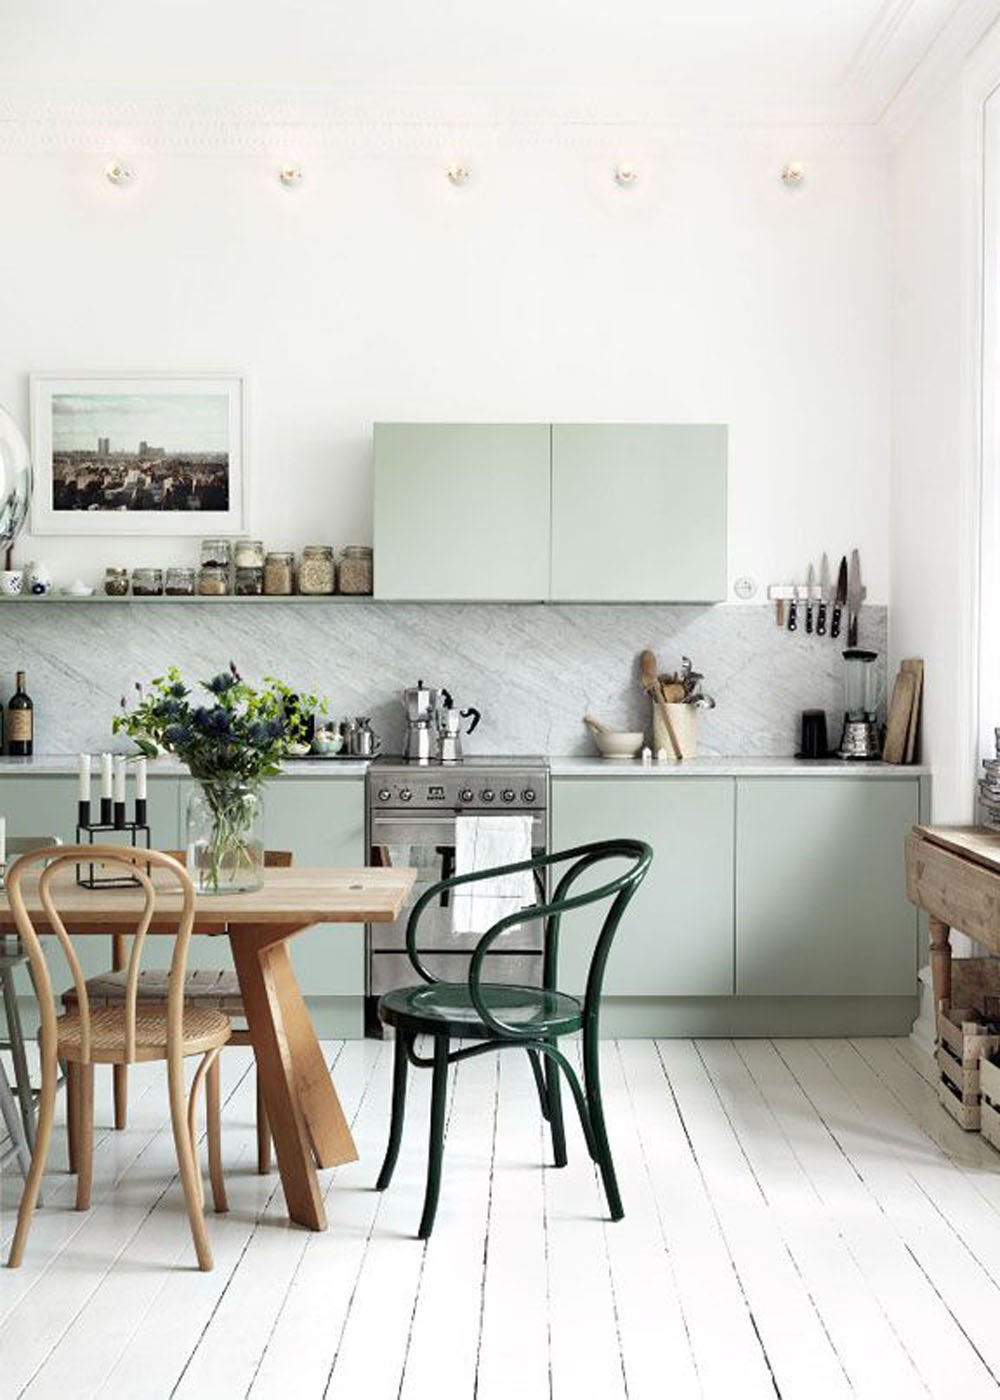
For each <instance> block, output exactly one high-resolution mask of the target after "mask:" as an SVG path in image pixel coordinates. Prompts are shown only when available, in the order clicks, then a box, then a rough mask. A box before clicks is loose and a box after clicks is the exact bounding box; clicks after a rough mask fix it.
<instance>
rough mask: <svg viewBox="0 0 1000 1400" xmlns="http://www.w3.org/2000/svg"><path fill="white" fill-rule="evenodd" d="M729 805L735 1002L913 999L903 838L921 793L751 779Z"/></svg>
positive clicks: (892, 786)
mask: <svg viewBox="0 0 1000 1400" xmlns="http://www.w3.org/2000/svg"><path fill="white" fill-rule="evenodd" d="M736 805H737V812H738V819H737V849H736V990H737V993H739V994H740V995H744V996H894V995H898V996H913V995H915V993H916V990H917V914H916V910H914V909H913V908H912V906H911V905H910V904H908V903H907V900H906V892H905V888H904V880H903V839H904V837H905V835H906V833H907V832H908V831H909V829H910V827H911V826H912V825H913V824H914V822H916V821H917V820H918V819H919V788H918V784H917V783H916V782H915V781H913V780H910V779H901V780H899V781H898V782H895V781H889V780H884V781H864V780H852V779H850V778H846V779H844V778H839V779H838V778H797V779H795V780H794V781H792V782H789V781H787V780H786V781H782V779H780V778H775V779H770V778H748V779H746V780H744V781H741V782H740V783H739V784H738V787H737V798H736Z"/></svg>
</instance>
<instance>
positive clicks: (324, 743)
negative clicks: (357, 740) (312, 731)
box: [312, 729, 344, 758]
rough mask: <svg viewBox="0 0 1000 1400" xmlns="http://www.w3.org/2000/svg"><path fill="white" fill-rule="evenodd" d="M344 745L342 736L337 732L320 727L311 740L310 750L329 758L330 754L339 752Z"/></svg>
mask: <svg viewBox="0 0 1000 1400" xmlns="http://www.w3.org/2000/svg"><path fill="white" fill-rule="evenodd" d="M343 747H344V736H343V734H338V733H337V731H336V730H335V729H320V730H318V731H317V733H316V735H315V736H314V738H313V741H312V752H313V753H315V754H319V755H320V757H321V758H329V757H330V756H331V755H332V754H335V753H340V750H341V749H342V748H343Z"/></svg>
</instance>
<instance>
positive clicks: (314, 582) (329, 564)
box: [299, 544, 337, 595]
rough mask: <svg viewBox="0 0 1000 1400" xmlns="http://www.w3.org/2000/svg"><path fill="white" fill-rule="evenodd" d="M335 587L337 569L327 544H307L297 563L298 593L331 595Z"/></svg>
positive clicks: (331, 551)
mask: <svg viewBox="0 0 1000 1400" xmlns="http://www.w3.org/2000/svg"><path fill="white" fill-rule="evenodd" d="M336 585H337V567H336V565H335V564H334V562H333V550H332V548H331V547H330V545H328V544H307V545H306V547H305V548H304V549H303V551H302V558H301V559H300V561H299V592H300V593H305V594H312V595H315V594H320V593H332V592H333V591H334V589H335V587H336Z"/></svg>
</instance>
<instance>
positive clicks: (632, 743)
mask: <svg viewBox="0 0 1000 1400" xmlns="http://www.w3.org/2000/svg"><path fill="white" fill-rule="evenodd" d="M644 738H645V735H644V734H643V733H642V731H641V730H631V729H629V730H624V729H608V730H598V731H597V732H596V733H595V734H594V742H595V743H596V744H597V747H598V748H599V749H600V751H601V757H602V758H621V759H624V758H635V756H636V754H637V753H638V752H639V750H640V749H641V748H642V743H643V739H644Z"/></svg>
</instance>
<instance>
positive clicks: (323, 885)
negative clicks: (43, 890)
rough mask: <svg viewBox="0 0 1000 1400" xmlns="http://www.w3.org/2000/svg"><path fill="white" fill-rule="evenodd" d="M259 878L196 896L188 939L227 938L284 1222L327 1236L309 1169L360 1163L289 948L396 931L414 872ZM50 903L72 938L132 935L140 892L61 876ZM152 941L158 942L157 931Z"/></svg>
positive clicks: (34, 912)
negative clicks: (339, 929)
mask: <svg viewBox="0 0 1000 1400" xmlns="http://www.w3.org/2000/svg"><path fill="white" fill-rule="evenodd" d="M263 875H264V884H263V888H262V889H260V890H256V891H253V892H252V893H246V894H230V893H221V892H220V893H219V894H198V896H197V900H196V906H195V922H194V932H195V933H196V934H199V935H204V936H210V937H227V938H228V939H229V946H230V948H231V950H232V955H233V962H234V964H235V967H236V973H237V976H238V977H239V982H240V991H241V993H242V997H243V1006H244V1010H245V1012H246V1018H247V1025H248V1028H249V1031H250V1039H251V1042H252V1044H253V1051H254V1056H255V1058H256V1061H257V1073H258V1075H259V1076H260V1084H261V1089H262V1092H263V1096H264V1103H265V1106H266V1108H267V1116H268V1122H269V1123H270V1127H271V1134H272V1137H273V1139H274V1148H275V1155H276V1156H277V1159H278V1170H279V1172H280V1173H281V1184H282V1187H283V1188H284V1192H285V1200H286V1202H287V1204H288V1214H289V1215H290V1217H291V1218H292V1220H294V1221H296V1222H297V1223H298V1224H300V1225H304V1226H306V1227H307V1228H308V1229H310V1230H325V1229H326V1211H325V1209H324V1206H323V1197H322V1194H321V1192H320V1187H319V1180H318V1178H317V1175H316V1168H317V1166H319V1167H334V1166H338V1165H339V1164H340V1163H342V1162H354V1161H356V1160H357V1156H358V1153H357V1149H356V1148H355V1146H354V1139H353V1137H352V1136H351V1130H350V1126H349V1125H348V1122H347V1119H346V1118H345V1116H344V1111H343V1109H342V1108H341V1105H340V1099H339V1098H338V1096H337V1090H336V1088H335V1087H334V1083H333V1079H332V1077H331V1075H330V1070H329V1068H328V1066H327V1063H326V1059H325V1057H324V1055H323V1051H322V1048H321V1046H320V1044H319V1041H318V1040H317V1038H316V1031H315V1029H314V1027H313V1024H312V1019H311V1017H310V1015H309V1010H308V1007H307V1006H306V1003H305V1000H304V999H303V996H302V993H301V991H300V989H299V985H298V982H297V980H296V977H295V972H294V970H293V968H292V961H291V958H290V956H289V951H288V942H289V939H291V938H293V937H295V935H296V934H299V933H302V932H303V931H304V930H305V929H309V928H313V927H314V926H315V925H317V924H359V923H375V924H377V923H391V922H393V921H394V920H395V919H396V918H398V916H399V914H400V911H401V910H402V908H403V904H404V903H405V900H406V897H407V895H408V894H409V892H410V889H411V888H412V886H413V882H414V879H415V877H416V872H415V871H413V870H409V869H405V868H400V869H369V868H365V869H359V870H332V869H317V868H310V867H308V866H299V867H293V868H290V869H266V870H265V871H264V872H263ZM52 893H53V897H54V903H55V907H56V909H57V910H58V912H59V914H60V916H61V917H62V919H63V922H64V924H65V925H66V927H67V928H69V929H71V930H72V933H73V936H74V938H75V937H77V936H84V937H86V936H87V935H93V936H96V935H100V934H104V935H107V934H108V933H128V932H131V931H132V929H134V927H135V923H136V918H137V914H138V911H139V909H140V907H141V906H140V901H141V892H140V891H137V890H136V889H134V888H132V889H121V888H119V889H85V888H83V887H82V886H80V885H78V884H77V882H76V880H75V878H74V875H73V872H72V871H71V870H69V869H67V870H66V871H64V872H63V871H60V872H59V874H58V876H57V878H56V879H55V880H53V882H52ZM25 895H26V898H27V904H28V912H29V913H30V915H31V917H32V922H33V923H34V924H35V927H36V928H38V929H39V931H42V930H44V928H45V927H46V924H45V918H44V915H43V912H42V909H41V905H40V902H39V900H38V897H37V892H36V885H35V884H29V883H26V884H25ZM178 905H179V896H177V895H176V894H171V893H167V892H164V893H162V894H161V895H160V897H159V899H158V903H157V907H158V910H159V911H160V912H162V914H164V915H167V914H168V913H171V912H173V910H174V908H175V907H178ZM12 928H13V923H12V920H11V917H10V911H9V907H8V905H7V902H6V896H5V895H4V894H2V893H0V930H2V931H4V932H10V931H11V930H12ZM161 931H162V930H161ZM152 932H154V933H155V932H157V926H156V923H155V921H154V923H153V927H152ZM323 936H324V937H335V934H333V933H327V934H324V935H323Z"/></svg>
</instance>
